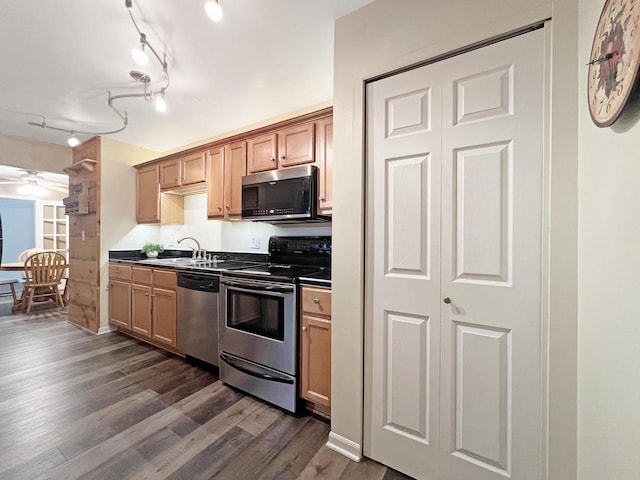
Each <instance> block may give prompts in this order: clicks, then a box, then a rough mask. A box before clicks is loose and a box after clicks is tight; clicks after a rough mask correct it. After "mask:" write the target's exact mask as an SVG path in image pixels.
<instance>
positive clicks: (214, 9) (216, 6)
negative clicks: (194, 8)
mask: <svg viewBox="0 0 640 480" xmlns="http://www.w3.org/2000/svg"><path fill="white" fill-rule="evenodd" d="M204 11H205V12H207V15H209V18H210V19H211V20H213V21H214V22H219V21H220V20H222V7H221V6H220V3H219V2H218V0H209V1H207V2H205V3H204Z"/></svg>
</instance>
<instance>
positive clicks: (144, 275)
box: [131, 267, 151, 285]
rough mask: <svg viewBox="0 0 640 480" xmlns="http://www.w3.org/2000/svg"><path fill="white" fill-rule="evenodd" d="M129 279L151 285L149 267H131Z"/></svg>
mask: <svg viewBox="0 0 640 480" xmlns="http://www.w3.org/2000/svg"><path fill="white" fill-rule="evenodd" d="M131 281H132V282H133V283H140V284H143V285H151V269H150V268H144V267H132V268H131Z"/></svg>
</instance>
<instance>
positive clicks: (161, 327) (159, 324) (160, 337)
mask: <svg viewBox="0 0 640 480" xmlns="http://www.w3.org/2000/svg"><path fill="white" fill-rule="evenodd" d="M152 308H153V315H152V318H153V328H152V330H151V338H152V339H153V340H157V341H159V342H162V343H166V344H167V345H171V346H172V347H175V346H176V345H177V312H176V309H177V298H176V291H175V290H168V289H165V288H154V289H153V305H152Z"/></svg>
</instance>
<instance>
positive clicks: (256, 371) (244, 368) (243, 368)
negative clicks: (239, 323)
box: [220, 352, 294, 384]
mask: <svg viewBox="0 0 640 480" xmlns="http://www.w3.org/2000/svg"><path fill="white" fill-rule="evenodd" d="M220 358H221V359H222V361H223V362H225V363H226V364H228V365H229V366H230V367H232V368H235V369H236V370H238V371H240V372H242V373H246V374H247V375H251V376H252V377H256V378H261V379H263V380H268V381H270V382H279V383H288V384H293V383H294V382H293V379H292V378H290V377H286V376H284V375H283V376H280V375H274V374H272V373H265V372H264V371H262V369H261V368H260V367H257V366H256V367H254V368H252V367H253V366H252V365H251V364H249V363H247V362H242V363H244V365H239V364H238V362H236V359H235V358H233V357H232V356H231V355H229V354H227V353H224V352H222V353H221V354H220Z"/></svg>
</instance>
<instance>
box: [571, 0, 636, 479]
mask: <svg viewBox="0 0 640 480" xmlns="http://www.w3.org/2000/svg"><path fill="white" fill-rule="evenodd" d="M603 5H604V2H603V1H602V0H581V1H580V37H579V38H580V65H581V68H580V83H579V87H580V92H579V94H580V100H581V101H580V177H579V178H580V183H579V189H580V237H579V238H580V245H579V265H580V289H579V312H580V313H579V337H578V339H579V344H578V345H579V350H578V351H579V356H578V362H579V363H578V365H579V374H578V419H579V428H578V468H579V478H580V480H600V479H620V480H627V479H637V478H640V455H639V454H638V452H639V451H640V303H639V302H638V287H639V283H638V278H637V277H638V272H639V271H640V215H639V212H640V207H639V205H640V188H639V186H640V155H639V154H638V152H639V151H640V149H639V146H640V143H639V142H638V138H640V124H637V125H635V126H634V127H633V128H632V129H631V130H630V131H628V132H626V133H615V132H614V131H612V130H611V129H610V128H597V127H596V126H595V125H594V124H593V123H592V122H591V119H590V117H589V110H588V107H587V102H586V98H587V93H586V79H587V67H586V66H584V64H585V63H587V61H588V60H589V56H590V50H591V42H592V40H593V34H594V31H595V28H596V23H597V21H598V18H599V15H600V12H601V9H602V6H603Z"/></svg>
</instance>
